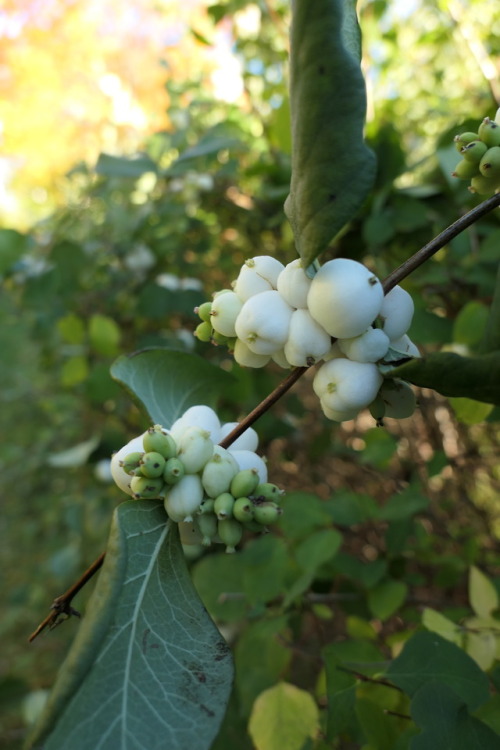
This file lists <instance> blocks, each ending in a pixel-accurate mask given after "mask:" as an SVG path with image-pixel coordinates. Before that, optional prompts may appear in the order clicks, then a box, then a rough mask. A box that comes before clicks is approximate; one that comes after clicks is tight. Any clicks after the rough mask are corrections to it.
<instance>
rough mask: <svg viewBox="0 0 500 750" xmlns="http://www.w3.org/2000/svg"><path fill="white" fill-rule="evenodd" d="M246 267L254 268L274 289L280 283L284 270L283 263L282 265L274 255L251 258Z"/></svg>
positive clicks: (246, 262)
mask: <svg viewBox="0 0 500 750" xmlns="http://www.w3.org/2000/svg"><path fill="white" fill-rule="evenodd" d="M245 265H246V266H248V268H253V270H254V271H256V272H257V273H258V274H259V276H262V278H263V279H265V280H266V281H267V282H269V284H271V286H272V288H273V289H276V284H277V282H278V276H279V275H280V273H281V272H282V271H283V269H284V267H285V266H284V265H283V263H281V262H280V261H279V260H277V259H276V258H273V256H272V255H256V256H255V257H254V258H249V259H248V260H246V261H245Z"/></svg>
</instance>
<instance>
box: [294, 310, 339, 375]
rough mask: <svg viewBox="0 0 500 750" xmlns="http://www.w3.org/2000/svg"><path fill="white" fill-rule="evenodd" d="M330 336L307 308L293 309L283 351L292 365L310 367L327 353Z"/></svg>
mask: <svg viewBox="0 0 500 750" xmlns="http://www.w3.org/2000/svg"><path fill="white" fill-rule="evenodd" d="M330 346H331V337H330V335H329V334H328V333H327V332H326V331H325V329H324V328H323V326H321V325H320V324H319V323H317V322H316V321H315V320H314V318H313V317H312V316H311V314H310V313H309V311H308V310H295V311H294V312H293V313H292V317H291V318H290V328H289V330H288V338H287V341H286V344H285V346H284V349H283V352H284V355H285V357H286V360H287V361H288V362H289V363H290V364H291V365H293V366H294V367H310V366H311V365H313V364H314V363H315V362H318V361H319V360H320V359H322V358H323V357H324V356H325V354H327V353H328V351H329V350H330Z"/></svg>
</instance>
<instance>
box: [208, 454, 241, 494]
mask: <svg viewBox="0 0 500 750" xmlns="http://www.w3.org/2000/svg"><path fill="white" fill-rule="evenodd" d="M238 471H239V466H238V464H237V462H236V459H235V458H234V456H232V455H231V453H230V452H229V451H228V450H226V449H225V448H221V447H220V445H216V446H215V448H214V453H213V456H212V458H210V459H209V460H208V461H207V463H206V464H205V466H204V468H203V472H202V475H201V483H202V485H203V489H204V490H205V492H206V493H207V495H208V497H213V498H216V497H218V496H219V495H222V493H223V492H227V491H228V490H229V485H230V484H231V481H232V479H233V477H235V476H236V474H237V473H238Z"/></svg>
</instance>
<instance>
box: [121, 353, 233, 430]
mask: <svg viewBox="0 0 500 750" xmlns="http://www.w3.org/2000/svg"><path fill="white" fill-rule="evenodd" d="M111 375H112V377H113V378H114V380H116V381H118V382H119V383H120V384H121V385H122V386H123V387H124V388H125V390H126V391H128V392H129V393H130V395H131V396H132V398H133V399H134V400H135V401H136V402H137V403H138V404H139V406H142V407H143V408H144V409H145V410H146V412H147V414H148V415H149V417H150V419H151V420H152V421H153V422H155V423H159V424H161V425H163V427H170V426H171V425H172V424H173V422H175V420H176V419H178V417H180V416H181V415H182V414H183V413H184V412H185V411H186V410H187V409H188V408H189V407H190V406H194V405H196V404H206V405H207V406H210V405H211V404H212V403H213V402H214V401H215V398H216V396H217V395H218V394H220V393H221V391H222V390H223V389H224V388H225V387H229V386H230V385H231V383H232V382H233V378H232V376H231V375H230V374H229V373H228V372H225V371H224V370H221V369H220V368H219V367H215V366H214V365H212V364H211V363H210V362H207V361H206V360H204V359H202V358H201V357H198V356H197V355H196V354H189V353H187V352H181V351H175V350H171V349H144V350H143V351H140V352H135V353H134V354H131V355H128V356H126V355H124V356H122V357H119V358H118V359H117V360H116V361H115V362H114V363H113V365H112V366H111Z"/></svg>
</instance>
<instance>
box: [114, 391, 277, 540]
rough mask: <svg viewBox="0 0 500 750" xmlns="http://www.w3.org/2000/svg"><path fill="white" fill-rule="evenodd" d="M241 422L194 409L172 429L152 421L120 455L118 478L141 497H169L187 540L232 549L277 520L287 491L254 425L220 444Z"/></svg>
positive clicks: (116, 462) (170, 511)
mask: <svg viewBox="0 0 500 750" xmlns="http://www.w3.org/2000/svg"><path fill="white" fill-rule="evenodd" d="M236 426H237V423H236V422H227V423H225V424H221V423H220V420H219V418H218V416H217V414H216V413H215V412H214V411H213V409H211V408H210V407H208V406H204V405H198V406H192V407H191V408H190V409H188V410H187V411H186V412H185V413H184V414H183V415H182V417H180V418H179V419H178V420H177V421H176V422H174V424H173V425H172V427H171V428H170V430H166V429H164V428H163V427H161V425H154V427H151V428H150V429H149V430H147V431H146V432H145V433H144V434H142V435H140V436H139V437H136V438H133V439H132V440H131V441H130V442H129V443H127V445H125V446H124V447H123V448H121V449H120V450H119V451H118V452H117V453H115V454H114V456H113V458H112V460H111V473H112V476H113V479H114V480H115V482H116V484H117V485H118V486H119V487H120V489H122V490H123V491H124V492H126V493H127V494H129V495H131V496H132V497H133V498H135V499H161V500H163V503H164V506H165V510H166V512H167V514H168V516H169V517H170V518H171V519H172V520H173V521H175V522H177V523H179V524H181V526H182V527H183V528H182V530H181V538H182V540H183V541H185V542H186V541H187V542H188V543H196V542H199V541H201V543H202V544H204V545H209V544H211V543H212V542H213V541H214V542H222V543H224V544H225V545H226V551H227V552H234V549H235V546H236V545H237V544H238V542H239V541H240V539H241V537H242V534H243V530H244V528H248V529H250V530H252V531H263V530H264V529H265V528H266V527H267V526H268V525H269V524H271V523H273V522H275V521H276V520H277V519H278V517H279V515H280V514H281V508H280V506H279V500H280V498H281V496H282V495H283V494H284V493H283V491H282V490H280V489H279V488H278V487H277V486H276V485H274V484H271V483H270V482H268V481H267V466H266V463H265V461H264V460H263V459H262V458H261V457H260V456H258V455H257V453H255V451H256V449H257V445H258V436H257V433H256V432H255V430H253V429H252V428H251V427H249V428H248V429H247V430H245V432H244V433H243V434H242V435H240V437H238V438H237V439H236V440H235V441H234V443H233V444H232V445H231V447H230V448H229V449H227V450H226V449H225V448H222V447H221V446H220V445H218V443H219V442H220V441H222V440H223V439H224V438H225V437H226V436H227V435H229V433H230V432H231V431H232V430H233V429H234V428H235V427H236Z"/></svg>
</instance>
